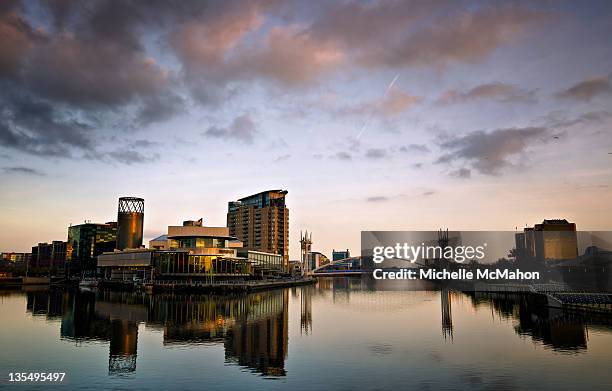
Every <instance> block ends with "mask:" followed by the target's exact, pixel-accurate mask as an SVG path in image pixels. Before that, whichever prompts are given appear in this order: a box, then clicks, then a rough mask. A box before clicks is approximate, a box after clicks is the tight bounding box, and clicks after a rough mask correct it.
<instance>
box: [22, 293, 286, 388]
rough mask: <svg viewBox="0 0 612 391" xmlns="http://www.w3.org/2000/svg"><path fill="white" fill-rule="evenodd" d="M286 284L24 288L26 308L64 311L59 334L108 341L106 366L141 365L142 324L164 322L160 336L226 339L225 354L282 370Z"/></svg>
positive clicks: (117, 370)
mask: <svg viewBox="0 0 612 391" xmlns="http://www.w3.org/2000/svg"><path fill="white" fill-rule="evenodd" d="M288 295H289V292H288V291H287V290H283V291H270V292H263V293H255V294H250V295H246V296H236V297H227V296H225V297H216V296H203V295H154V296H150V295H145V294H138V293H120V292H105V291H103V292H71V291H61V290H50V291H42V292H32V293H28V294H27V311H28V312H31V313H32V314H33V315H35V316H39V315H46V316H48V317H50V318H58V319H61V326H60V334H61V338H62V339H66V340H72V341H75V342H76V343H87V342H88V341H104V342H109V361H108V370H109V374H112V375H122V374H129V373H132V372H134V371H136V359H137V350H138V326H139V324H140V323H145V324H146V325H147V327H152V328H159V329H163V332H164V337H163V338H164V339H163V344H164V345H166V346H172V345H180V344H190V345H191V344H200V343H204V344H207V343H212V344H219V343H220V344H223V346H224V348H225V360H226V361H227V362H229V363H233V364H236V365H239V366H242V367H245V368H248V369H250V370H252V371H253V372H255V373H259V374H261V375H264V376H285V374H286V371H285V360H286V358H287V348H288V327H289V324H288V313H289V311H288Z"/></svg>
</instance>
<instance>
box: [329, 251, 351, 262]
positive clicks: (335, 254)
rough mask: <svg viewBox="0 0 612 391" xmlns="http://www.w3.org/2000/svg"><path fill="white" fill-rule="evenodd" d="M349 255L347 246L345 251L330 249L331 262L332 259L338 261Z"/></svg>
mask: <svg viewBox="0 0 612 391" xmlns="http://www.w3.org/2000/svg"><path fill="white" fill-rule="evenodd" d="M350 257H351V252H350V251H349V250H348V248H347V249H346V251H344V250H338V251H336V250H332V262H333V261H339V260H341V259H346V258H350Z"/></svg>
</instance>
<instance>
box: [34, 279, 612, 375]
mask: <svg viewBox="0 0 612 391" xmlns="http://www.w3.org/2000/svg"><path fill="white" fill-rule="evenodd" d="M290 294H291V296H292V297H291V299H292V303H295V304H292V305H297V306H299V308H296V312H292V314H295V316H296V319H294V320H293V322H297V321H298V319H297V317H299V333H300V335H301V338H305V339H308V340H312V341H316V339H317V337H318V336H317V335H316V332H317V330H313V324H316V323H315V321H324V320H325V319H324V318H325V315H324V313H325V311H329V309H330V308H333V309H334V311H336V310H341V309H342V310H347V311H348V310H350V313H356V314H360V315H359V316H360V317H364V316H365V317H370V318H374V317H377V314H381V315H382V316H381V317H380V319H384V316H385V315H386V314H397V313H404V312H405V313H409V314H411V315H410V316H409V317H407V319H411V317H413V319H414V322H415V323H419V322H420V319H423V320H425V318H419V316H423V315H422V314H425V313H429V314H430V315H428V316H429V318H430V319H431V316H434V319H435V318H436V317H437V316H439V322H440V323H438V324H439V325H440V326H439V327H441V336H440V335H439V334H438V335H437V336H435V338H437V339H438V340H439V341H441V343H442V344H445V345H446V346H449V347H452V346H453V344H456V343H457V342H461V339H462V338H466V335H467V334H466V333H469V332H471V331H470V330H468V328H469V327H470V326H467V325H466V323H469V322H472V321H473V319H475V318H474V317H473V315H470V313H473V312H474V310H481V309H486V310H487V311H490V312H491V314H492V316H493V321H495V318H498V319H502V320H507V321H509V322H510V323H511V324H509V325H508V326H509V327H513V328H514V331H515V333H516V336H517V338H530V339H531V340H532V341H533V342H534V343H537V344H538V345H541V346H544V347H545V348H546V349H551V350H553V351H555V352H561V353H565V354H578V353H582V352H585V351H586V350H587V348H588V344H589V330H593V329H598V330H606V332H609V330H610V326H611V323H612V322H611V319H610V317H609V316H604V315H594V314H590V315H587V314H580V313H571V312H566V311H562V310H559V309H553V308H549V307H546V306H544V305H543V303H541V302H538V300H537V299H536V298H533V297H532V296H525V295H516V294H504V295H502V294H491V293H489V294H484V293H474V292H471V293H461V292H456V291H452V290H449V289H439V288H437V287H436V286H434V285H431V284H429V285H410V286H407V285H405V284H385V285H380V284H379V283H377V282H374V281H372V280H371V279H365V278H363V279H361V278H330V279H321V280H320V281H319V283H318V284H317V285H316V286H307V287H299V288H292V289H286V290H277V291H269V292H261V293H254V294H250V295H245V296H211V295H175V294H160V295H146V294H141V293H125V292H123V293H122V292H110V291H99V292H80V291H71V290H61V289H57V290H45V291H35V292H27V304H26V307H27V308H26V310H27V312H29V313H31V314H32V316H37V317H38V316H46V317H48V318H49V319H53V320H55V321H56V323H58V324H59V325H60V335H61V338H62V339H64V340H69V341H72V342H74V343H76V344H86V343H91V342H105V343H108V349H109V352H108V373H109V374H111V375H113V376H122V375H129V374H132V373H134V372H136V371H137V358H138V340H139V335H138V334H139V326H140V325H143V324H144V325H145V326H146V328H147V329H150V330H158V331H159V332H160V334H161V335H163V338H162V343H163V346H165V347H167V348H173V347H186V346H189V347H195V346H198V345H214V346H222V347H223V349H224V352H225V354H224V357H225V362H226V363H227V364H230V365H237V366H240V367H242V368H244V369H246V370H248V371H250V372H253V373H255V374H258V375H262V376H266V377H286V376H287V375H288V373H287V369H286V361H287V357H288V345H289V342H288V341H289V338H288V334H289V326H290V323H289V312H290V311H289V301H290V300H289V299H290V298H289V295H290ZM438 299H439V306H438V307H437V309H434V311H433V312H431V309H432V308H433V307H432V306H431V304H438V303H436V302H437V300H438ZM428 302H432V303H431V304H429V303H428ZM470 308H471V311H470ZM298 309H299V312H297V310H298ZM318 311H323V312H318ZM438 311H439V315H438V314H437V312H438ZM362 314H367V315H362ZM327 316H330V313H329V312H327ZM470 316H471V318H470ZM457 317H458V319H459V321H457V319H454V318H457ZM339 319H340V318H339ZM470 319H472V320H470ZM436 322H437V321H436ZM480 322H481V323H480V324H478V326H477V327H479V329H481V330H484V329H486V328H487V327H490V325H489V324H488V323H487V320H486V319H484V320H483V319H481V320H480ZM482 322H485V323H487V324H483V323H482ZM472 326H473V324H472ZM296 327H297V325H296ZM350 327H352V325H351V324H347V325H343V326H342V327H341V329H342V328H344V329H345V330H348V329H349V328H350ZM395 327H396V330H394V331H390V335H401V333H402V332H406V328H407V327H409V325H408V324H399V325H397V326H395ZM141 330H142V329H141ZM297 330H298V329H297V328H296V332H297ZM438 330H440V329H438ZM438 332H439V331H438ZM385 338H386V337H385V336H376V338H375V339H372V340H371V341H370V342H372V341H373V342H372V343H370V342H368V344H369V345H367V346H368V349H369V351H370V352H371V353H372V354H373V355H374V356H376V357H379V358H380V357H387V356H390V355H392V354H394V345H393V344H391V343H388V342H387V341H385ZM379 339H380V340H379ZM374 342H376V343H374ZM327 343H329V340H328V342H327ZM355 343H359V342H358V341H355ZM322 348H323V349H324V348H325V347H322Z"/></svg>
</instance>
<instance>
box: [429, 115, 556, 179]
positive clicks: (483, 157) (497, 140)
mask: <svg viewBox="0 0 612 391" xmlns="http://www.w3.org/2000/svg"><path fill="white" fill-rule="evenodd" d="M548 139H550V131H549V129H547V128H543V127H528V128H507V129H496V130H494V131H491V132H488V133H487V132H484V131H474V132H471V133H468V134H466V135H463V136H458V137H451V138H450V139H448V140H446V141H444V142H442V143H440V148H441V149H442V150H443V151H445V153H444V154H443V155H442V156H440V158H439V159H438V160H437V163H452V162H455V161H458V162H460V163H467V164H470V165H471V168H472V169H474V170H476V171H478V172H480V173H481V174H486V175H496V174H500V173H501V171H502V169H504V168H506V167H508V166H511V165H512V164H513V163H512V161H511V160H510V159H511V158H515V157H517V156H520V155H521V154H522V153H524V152H525V151H526V149H527V148H528V147H529V146H531V144H535V143H545V142H546V141H548ZM455 174H463V177H465V175H466V174H467V172H466V171H460V172H458V173H457V172H456V173H455ZM455 176H457V175H455Z"/></svg>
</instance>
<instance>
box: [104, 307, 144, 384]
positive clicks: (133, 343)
mask: <svg viewBox="0 0 612 391" xmlns="http://www.w3.org/2000/svg"><path fill="white" fill-rule="evenodd" d="M137 347H138V323H136V322H130V321H127V320H120V319H115V320H112V321H111V335H110V349H109V350H110V352H109V358H108V373H112V374H122V373H130V372H134V371H136V349H137Z"/></svg>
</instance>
